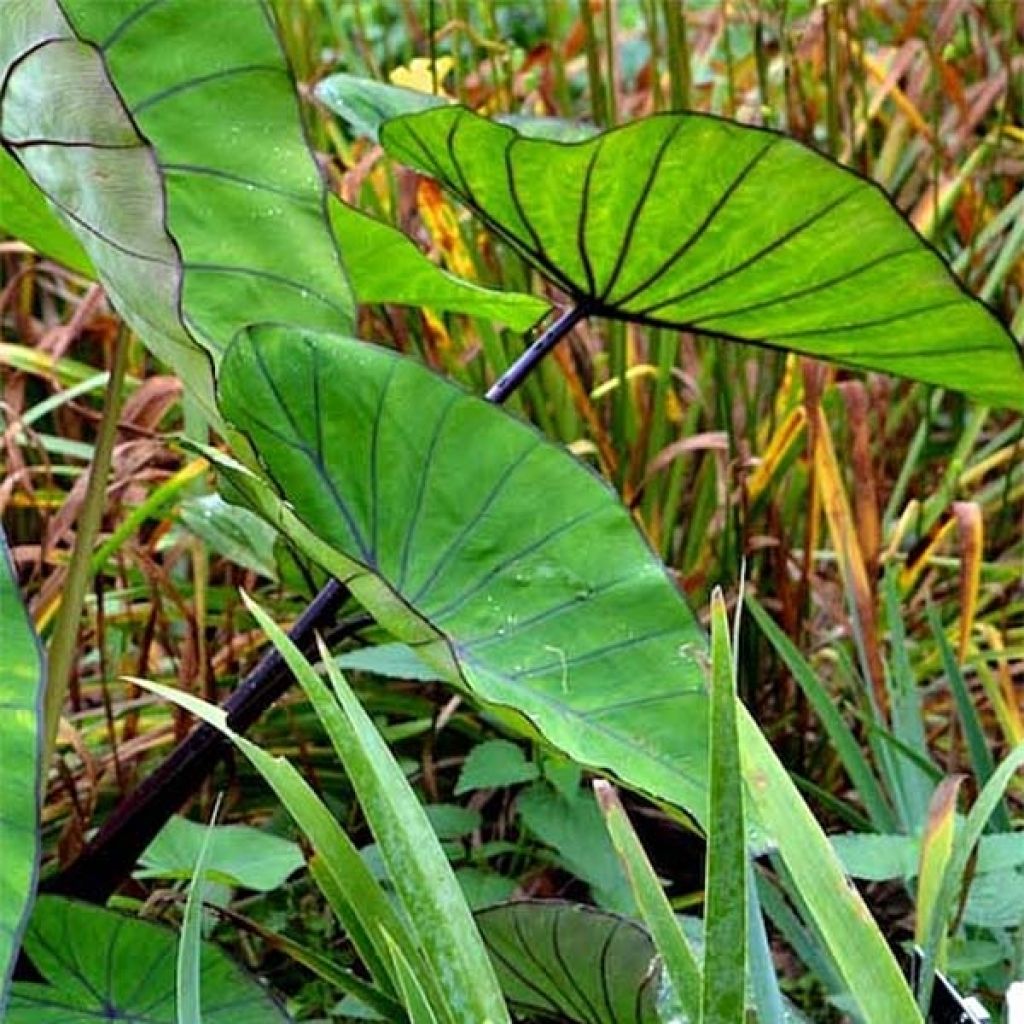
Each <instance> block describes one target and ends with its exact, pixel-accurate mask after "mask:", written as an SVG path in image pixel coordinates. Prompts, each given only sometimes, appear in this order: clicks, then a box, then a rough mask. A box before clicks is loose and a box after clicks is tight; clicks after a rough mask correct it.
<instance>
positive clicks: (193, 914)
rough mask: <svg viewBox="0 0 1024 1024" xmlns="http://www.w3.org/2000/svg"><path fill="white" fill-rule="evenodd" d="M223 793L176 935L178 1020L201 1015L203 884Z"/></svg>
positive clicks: (185, 1023)
mask: <svg viewBox="0 0 1024 1024" xmlns="http://www.w3.org/2000/svg"><path fill="white" fill-rule="evenodd" d="M222 797H223V793H221V794H219V795H218V796H217V802H216V804H215V805H214V808H213V814H212V815H211V817H210V824H209V825H208V826H207V827H206V834H205V835H204V836H203V841H202V844H201V845H200V847H199V852H198V855H197V856H196V862H195V866H194V868H193V871H192V884H191V885H190V886H189V888H188V897H187V898H186V900H185V913H184V914H183V916H182V921H181V936H180V937H179V939H178V960H177V969H176V972H175V991H176V993H177V1007H176V1009H177V1016H178V1024H196V1021H201V1020H202V1019H203V984H202V948H203V892H204V890H205V888H206V864H207V861H208V860H209V856H210V846H211V840H212V839H213V834H214V829H215V828H216V825H217V816H218V814H219V813H220V804H221V799H222Z"/></svg>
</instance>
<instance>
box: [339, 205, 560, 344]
mask: <svg viewBox="0 0 1024 1024" xmlns="http://www.w3.org/2000/svg"><path fill="white" fill-rule="evenodd" d="M328 209H329V211H330V217H331V226H332V227H333V228H334V236H335V238H336V239H337V242H338V247H339V249H340V250H341V253H342V256H343V257H344V259H345V266H346V267H348V271H349V275H350V276H351V279H352V287H353V288H354V289H355V292H356V298H357V299H358V300H359V302H361V303H378V302H380V303H387V302H393V303H395V304H396V305H404V306H430V307H431V308H432V309H439V310H445V311H448V312H452V313H468V314H469V315H470V316H481V317H490V318H492V319H494V320H501V321H503V322H504V323H507V324H508V325H509V327H511V328H513V330H517V331H526V330H528V329H529V328H530V327H532V326H533V325H534V324H535V323H536V322H537V321H538V320H539V319H540V318H541V317H542V316H544V315H545V313H547V312H548V310H550V308H551V306H550V303H547V302H545V301H544V300H543V299H538V298H536V297H535V296H533V295H524V294H522V293H520V292H502V291H497V290H495V289H492V288H482V287H480V286H479V285H476V284H473V283H472V282H471V281H465V280H463V279H462V278H461V277H456V276H455V275H454V274H449V273H447V272H446V271H444V270H442V269H441V268H440V267H437V266H435V265H434V264H433V263H431V262H430V260H428V259H427V258H426V257H425V256H424V255H423V253H421V252H420V251H419V249H417V248H416V246H415V245H414V244H413V242H412V240H411V239H410V238H408V237H407V236H406V235H404V234H403V233H402V232H401V231H398V230H397V229H396V228H393V227H391V225H389V224H384V223H383V222H381V221H379V220H376V219H375V218H373V217H370V216H368V215H367V214H365V213H362V212H361V211H359V210H357V209H355V208H354V207H352V206H347V205H346V204H345V203H343V202H341V201H340V200H338V199H335V198H334V197H333V196H332V197H331V201H330V204H329V207H328Z"/></svg>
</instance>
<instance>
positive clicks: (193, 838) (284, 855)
mask: <svg viewBox="0 0 1024 1024" xmlns="http://www.w3.org/2000/svg"><path fill="white" fill-rule="evenodd" d="M207 839H209V849H208V851H207V856H206V866H205V868H204V873H205V874H206V876H207V877H208V878H209V879H210V881H212V882H223V883H225V884H227V885H240V886H244V887H245V888H247V889H254V890H256V891H258V892H270V891H271V890H273V889H277V888H279V887H280V886H281V885H283V884H284V883H285V881H286V880H287V879H288V877H289V876H290V875H292V874H294V873H295V872H296V871H298V870H299V868H301V867H303V866H304V865H305V863H306V861H305V858H304V857H303V856H302V850H301V849H300V848H299V845H298V844H297V843H293V842H291V840H288V839H283V838H282V837H281V836H275V835H271V834H270V833H269V832H264V831H262V830H261V829H258V828H253V827H252V826H251V825H216V826H210V825H200V824H198V823H197V822H194V821H189V820H188V818H183V817H181V816H180V815H175V816H174V817H173V818H171V819H170V821H168V822H167V824H166V825H164V827H163V828H162V829H161V830H160V833H159V834H158V835H157V837H156V839H154V840H153V842H151V843H150V844H149V846H148V847H147V848H146V851H145V852H144V853H143V854H142V856H141V858H140V863H141V865H142V867H143V870H142V871H140V872H138V873H137V874H138V876H139V877H142V878H191V877H192V874H193V871H194V870H195V865H196V863H197V861H198V859H199V851H200V850H201V849H202V847H203V843H204V842H205V841H206V840H207Z"/></svg>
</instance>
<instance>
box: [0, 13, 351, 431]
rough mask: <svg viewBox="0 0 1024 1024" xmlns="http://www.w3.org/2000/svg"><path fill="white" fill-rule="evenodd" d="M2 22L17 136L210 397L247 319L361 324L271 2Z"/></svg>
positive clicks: (155, 342)
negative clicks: (213, 376) (220, 362)
mask: <svg viewBox="0 0 1024 1024" xmlns="http://www.w3.org/2000/svg"><path fill="white" fill-rule="evenodd" d="M0 38H3V40H4V45H3V46H2V47H0V81H3V83H4V85H3V90H2V93H0V137H2V139H3V142H4V145H5V146H6V147H7V148H8V150H9V151H10V152H12V153H13V154H14V155H15V157H16V158H17V160H18V161H19V162H20V163H21V165H22V166H23V167H24V168H25V170H26V171H27V172H28V174H29V176H30V177H31V178H32V179H33V181H35V183H36V184H37V185H38V186H39V187H40V188H41V189H42V191H44V192H45V193H46V195H47V196H48V197H49V199H50V200H51V202H52V203H53V204H54V206H55V207H56V208H57V209H58V210H60V211H61V212H62V213H63V215H64V217H65V218H66V220H67V222H68V224H69V226H70V227H71V228H72V229H73V230H74V231H75V233H76V234H77V235H78V237H79V238H80V239H81V241H82V243H83V245H84V247H85V249H86V250H87V252H88V254H89V256H90V258H91V259H92V261H93V263H94V264H95V266H96V268H97V271H98V272H99V274H100V278H101V280H102V282H103V284H104V286H105V287H106V289H107V292H108V294H109V295H110V296H111V298H112V300H113V301H114V303H115V305H116V306H117V307H118V310H119V311H120V312H121V313H122V315H123V316H124V317H125V318H126V319H127V320H128V321H129V323H130V324H131V325H132V326H133V327H134V328H135V329H136V330H137V331H138V333H139V334H140V335H141V336H142V338H143V339H144V340H145V341H146V342H147V344H148V345H149V346H150V347H151V348H152V349H153V350H154V351H155V352H156V354H157V355H158V356H160V357H161V358H163V359H164V360H165V361H166V362H168V363H170V364H171V366H173V367H174V369H175V371H176V372H177V373H178V374H179V376H181V377H182V378H183V379H184V380H185V381H186V383H188V384H189V385H190V386H191V387H192V388H193V390H194V391H196V392H197V393H198V394H199V395H200V396H201V397H204V398H205V400H206V407H207V410H208V411H209V412H211V413H212V408H213V406H212V395H211V394H210V390H211V380H210V365H209V359H210V357H211V356H212V357H213V359H214V360H216V358H217V357H218V356H219V353H220V352H221V351H222V350H223V348H224V346H225V345H226V344H227V342H228V341H229V339H230V338H231V336H232V335H233V334H234V333H235V332H236V331H237V330H238V329H239V328H240V327H242V326H243V325H244V324H247V323H252V322H254V321H261V320H266V321H273V322H277V323H293V324H296V325H302V326H306V327H321V328H328V329H333V330H344V329H347V328H349V327H350V326H351V324H352V320H353V310H354V302H353V299H352V295H351V290H350V288H349V285H348V282H347V280H346V278H345V275H344V272H343V271H342V268H341V265H340V262H339V259H338V254H337V252H336V249H335V245H334V241H333V238H332V235H331V231H330V226H329V224H328V222H327V217H326V210H325V206H324V203H325V198H326V195H325V189H324V185H323V182H322V180H321V177H320V174H319V170H318V168H317V166H316V162H315V160H314V158H313V154H312V153H311V151H310V149H309V147H308V144H307V142H306V139H305V137H304V135H303V131H302V125H301V121H300V117H299V110H298V99H297V97H296V94H295V90H294V86H293V82H292V78H291V73H290V71H289V69H288V66H287V63H286V61H285V58H284V55H283V53H282V51H281V48H280V45H279V43H278V39H277V36H276V32H275V29H274V25H273V20H272V18H271V16H270V13H269V9H268V7H267V5H266V4H264V3H263V2H261V0H235V2H232V3H230V4H210V3H207V2H206V0H169V2H164V3H150V2H146V0H117V2H113V3H94V2H92V0H63V2H62V3H61V4H58V3H57V2H56V0H33V2H31V3H27V2H25V0H13V2H12V3H6V4H4V5H3V8H2V12H0ZM204 350H205V351H204Z"/></svg>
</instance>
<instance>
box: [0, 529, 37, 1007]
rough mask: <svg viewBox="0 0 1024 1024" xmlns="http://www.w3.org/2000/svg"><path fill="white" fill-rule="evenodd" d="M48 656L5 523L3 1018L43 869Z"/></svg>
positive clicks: (0, 802) (0, 614) (0, 620)
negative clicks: (24, 592)
mask: <svg viewBox="0 0 1024 1024" xmlns="http://www.w3.org/2000/svg"><path fill="white" fill-rule="evenodd" d="M44 683H45V676H44V669H43V655H42V651H41V650H40V648H39V641H38V640H37V639H36V634H35V630H34V629H33V628H32V622H31V620H30V619H29V617H28V612H27V611H26V610H25V607H24V605H23V604H22V602H21V595H20V593H19V592H18V584H17V580H16V579H15V576H14V566H13V564H12V563H11V558H10V554H9V552H8V550H7V540H6V538H5V537H4V533H3V530H2V529H0V765H2V766H3V767H2V770H0V865H2V870H0V1018H3V1009H4V997H5V995H6V992H7V986H8V983H9V982H10V977H11V972H12V971H13V969H14V962H15V960H16V958H17V955H18V946H19V944H20V941H21V935H22V932H23V930H24V927H25V922H26V920H27V919H28V915H29V911H30V909H31V907H32V898H33V897H34V895H35V888H36V874H37V871H38V868H39V792H40V767H39V760H40V757H41V756H42V755H41V753H40V751H41V732H40V730H41V716H42V700H43V686H44Z"/></svg>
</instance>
